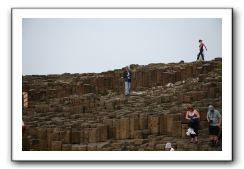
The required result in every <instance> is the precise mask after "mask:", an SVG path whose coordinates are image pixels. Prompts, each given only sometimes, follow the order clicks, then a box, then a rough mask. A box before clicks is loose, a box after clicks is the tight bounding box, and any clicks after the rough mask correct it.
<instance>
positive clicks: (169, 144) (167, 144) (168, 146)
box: [164, 143, 172, 151]
mask: <svg viewBox="0 0 244 169" xmlns="http://www.w3.org/2000/svg"><path fill="white" fill-rule="evenodd" d="M171 148H172V146H171V143H166V145H165V148H164V149H165V151H170V149H171Z"/></svg>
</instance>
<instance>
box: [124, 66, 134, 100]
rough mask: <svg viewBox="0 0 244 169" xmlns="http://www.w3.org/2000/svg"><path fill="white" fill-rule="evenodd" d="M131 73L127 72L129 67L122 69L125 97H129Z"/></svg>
mask: <svg viewBox="0 0 244 169" xmlns="http://www.w3.org/2000/svg"><path fill="white" fill-rule="evenodd" d="M131 76H132V74H131V71H130V70H129V67H128V66H126V67H125V68H123V77H122V78H123V79H124V84H125V96H129V95H130V88H131Z"/></svg>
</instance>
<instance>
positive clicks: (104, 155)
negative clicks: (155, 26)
mask: <svg viewBox="0 0 244 169" xmlns="http://www.w3.org/2000/svg"><path fill="white" fill-rule="evenodd" d="M11 14H12V18H11V19H12V25H11V29H12V43H11V45H12V46H11V50H12V51H11V55H12V104H11V106H12V153H11V155H12V160H13V161H232V160H233V145H232V142H233V134H232V128H233V125H232V119H233V117H232V110H233V109H232V91H233V90H232V79H233V78H232V72H233V71H232V54H233V52H232V15H233V9H232V8H217V9H204V8H188V9H186V8H172V9H169V8H67V9H62V8H53V9H51V8H50V9H48V8H47V9H45V8H12V10H11ZM23 18H221V19H222V116H223V118H222V124H223V126H222V130H223V136H222V137H223V143H222V151H211V152H210V151H172V152H166V151H22V128H21V127H19V126H21V125H22V19H23Z"/></svg>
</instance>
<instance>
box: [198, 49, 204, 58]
mask: <svg viewBox="0 0 244 169" xmlns="http://www.w3.org/2000/svg"><path fill="white" fill-rule="evenodd" d="M200 56H202V60H204V54H203V51H200V52H199V53H198V55H197V60H198V59H199V57H200Z"/></svg>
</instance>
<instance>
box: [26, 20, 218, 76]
mask: <svg viewBox="0 0 244 169" xmlns="http://www.w3.org/2000/svg"><path fill="white" fill-rule="evenodd" d="M199 39H202V40H203V42H204V43H205V45H206V46H207V49H208V50H207V51H205V52H204V53H205V60H212V59H214V58H215V57H222V20H221V19H219V18H194V19H191V18H179V19H176V18H175V19H174V18H172V19H165V18H159V19H158V18H128V19H126V18H125V19H123V18H122V19H119V18H116V19H112V18H111V19H109V18H99V19H96V18H91V19H88V18H87V19H86V18H81V19H75V18H73V19H72V18H68V19H63V18H60V19H57V18H24V19H23V20H22V69H23V72H22V73H23V75H47V74H62V73H93V72H94V73H100V72H104V71H109V70H114V69H121V68H122V67H124V66H127V65H130V64H140V65H146V64H150V63H174V62H175V63H177V62H180V61H181V60H184V61H185V62H192V61H195V60H196V58H197V54H198V52H199V48H198V46H199V43H198V40H199Z"/></svg>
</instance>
